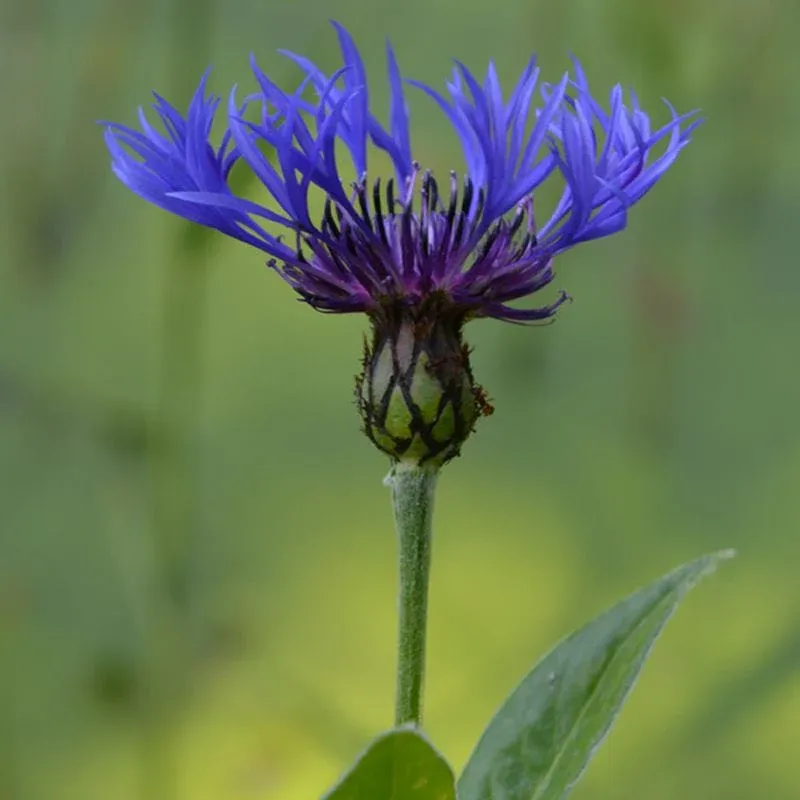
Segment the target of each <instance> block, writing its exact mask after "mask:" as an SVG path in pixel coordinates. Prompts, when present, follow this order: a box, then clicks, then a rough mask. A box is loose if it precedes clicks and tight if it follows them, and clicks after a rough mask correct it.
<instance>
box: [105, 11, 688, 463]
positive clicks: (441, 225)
mask: <svg viewBox="0 0 800 800" xmlns="http://www.w3.org/2000/svg"><path fill="white" fill-rule="evenodd" d="M334 25H335V28H336V32H337V34H338V38H339V44H340V48H341V53H342V60H343V65H342V67H341V68H340V69H338V70H337V71H336V72H334V73H333V74H331V75H327V74H325V73H324V72H322V71H321V70H320V69H318V68H317V66H315V65H314V64H313V63H312V62H311V61H309V60H308V59H306V58H304V57H302V56H299V55H296V54H293V53H285V55H286V56H288V58H290V59H292V60H293V61H294V62H295V63H296V64H297V66H298V67H299V68H300V70H301V71H302V73H303V78H302V80H301V81H300V83H299V86H298V88H297V89H296V90H294V91H285V90H284V89H282V88H280V87H279V86H277V85H276V84H275V83H273V82H272V81H271V80H270V79H269V78H268V77H267V75H265V74H264V73H263V72H262V71H261V70H260V69H259V68H258V66H257V65H256V64H255V62H254V61H253V63H252V68H253V72H254V74H255V78H256V81H257V83H258V92H257V94H254V95H251V96H248V97H247V98H245V99H244V101H243V102H241V103H240V102H239V101H238V100H237V98H236V89H235V88H234V90H233V91H232V92H231V95H230V98H229V101H228V107H227V128H226V130H225V132H224V135H223V137H222V141H221V144H220V145H219V146H218V147H215V146H214V145H213V144H211V141H210V136H211V128H212V124H213V123H214V120H215V115H216V112H217V110H218V105H219V102H220V101H219V100H218V99H217V98H214V97H213V96H208V95H207V93H206V78H205V77H204V78H203V79H202V81H201V82H200V86H199V88H198V89H197V92H196V93H195V95H194V97H193V99H192V101H191V103H190V105H189V109H188V111H187V113H186V114H185V115H183V114H181V113H180V112H179V111H177V110H176V109H175V108H174V107H173V106H171V105H170V104H169V103H167V102H166V101H165V100H163V99H162V98H161V97H159V96H158V95H156V102H155V104H154V105H153V109H154V110H155V112H156V115H157V116H158V117H159V118H160V121H161V124H162V126H163V131H158V130H156V129H155V128H153V127H152V126H151V125H150V123H149V122H148V120H147V119H146V117H145V114H144V112H142V111H141V110H140V114H139V121H140V130H136V129H133V128H129V127H125V126H122V125H115V124H110V125H108V126H107V130H106V142H107V144H108V148H109V150H110V152H111V157H112V168H113V170H114V172H115V173H116V175H117V177H119V179H120V180H121V181H122V182H123V183H124V184H125V185H126V186H127V187H128V188H129V189H131V190H132V191H134V192H135V193H137V194H138V195H140V196H141V197H143V198H145V199H146V200H149V201H150V202H151V203H154V204H155V205H158V206H160V207H161V208H164V209H166V210H167V211H171V212H172V213H174V214H177V215H178V216H181V217H185V218H186V219H189V220H192V221H194V222H197V223H199V224H201V225H206V226H208V227H211V228H216V229H217V230H219V231H221V232H222V233H225V234H227V235H229V236H232V237H234V238H236V239H239V240H241V241H243V242H245V243H247V244H249V245H252V246H253V247H256V248H258V249H259V250H262V251H263V252H265V253H266V254H267V255H268V256H269V261H268V264H269V266H271V267H273V268H274V269H275V270H276V271H277V272H278V274H279V275H280V276H281V277H282V278H283V279H284V280H286V281H287V282H288V283H289V284H290V285H291V286H292V287H293V288H294V289H295V290H296V291H297V292H298V294H299V295H300V297H301V298H302V299H303V300H305V301H306V302H307V303H308V304H309V305H310V306H312V307H313V308H316V309H318V310H320V311H328V312H334V313H350V312H363V313H365V314H367V315H368V317H369V319H370V321H371V324H372V337H371V341H370V342H369V343H368V344H367V345H366V346H365V355H364V371H363V374H362V375H361V377H360V379H359V380H358V386H357V397H358V403H359V408H360V411H361V415H362V418H363V421H364V429H365V432H366V433H367V435H368V436H369V437H370V438H371V439H372V441H373V442H374V443H375V444H376V445H377V446H378V447H379V448H380V449H381V450H383V451H384V452H386V453H387V454H389V456H390V457H391V458H392V459H394V460H399V461H408V462H413V463H419V464H421V463H429V464H431V465H433V466H436V465H439V464H442V463H444V462H445V461H447V460H449V459H450V458H452V457H453V456H455V455H457V454H458V452H459V449H460V447H461V445H462V443H463V442H464V440H465V439H466V437H467V436H468V435H469V433H470V432H471V430H472V428H473V426H474V424H475V421H476V419H477V418H478V416H479V415H480V413H482V412H484V413H485V411H486V410H487V406H486V403H485V400H484V399H483V397H484V396H483V392H482V390H481V389H480V387H478V386H477V385H476V384H475V382H474V380H473V377H472V372H471V369H470V364H469V357H468V349H467V347H466V346H465V345H464V343H463V340H462V328H463V325H464V323H465V322H467V321H468V320H470V319H474V318H478V317H494V318H496V319H500V320H507V321H511V322H520V323H525V322H534V321H537V320H546V319H548V318H550V317H552V316H553V315H554V314H555V313H556V310H557V309H558V307H559V306H560V305H561V304H562V303H563V302H564V300H565V297H566V296H565V295H564V294H563V293H561V294H560V295H559V296H557V297H556V299H555V300H554V301H552V302H550V303H549V304H545V305H540V306H537V307H533V308H520V307H518V306H516V305H512V303H513V301H517V300H520V299H522V298H526V297H528V296H530V295H534V294H536V293H537V292H539V290H541V289H543V288H544V287H545V286H547V284H549V283H550V282H551V281H552V279H553V260H554V258H555V257H556V256H557V255H558V254H559V253H562V252H564V251H565V250H568V249H569V248H571V247H573V246H575V245H577V244H580V243H581V242H587V241H590V240H592V239H599V238H601V237H604V236H609V235H610V234H613V233H616V232H618V231H621V230H622V229H623V228H624V227H625V226H626V224H627V215H628V209H629V208H630V207H631V206H633V205H634V204H635V203H636V202H637V201H638V200H640V199H641V198H642V197H643V196H644V195H645V194H646V193H647V192H648V191H649V190H650V188H651V187H652V186H653V185H654V184H655V183H656V182H657V181H658V180H659V178H661V176H662V175H663V174H664V173H665V172H666V171H667V169H669V167H670V166H671V165H672V163H673V162H674V161H675V159H676V158H677V156H678V153H679V152H680V151H681V150H682V149H683V147H684V145H686V144H687V143H688V141H689V138H690V134H691V131H692V130H693V128H694V127H695V125H696V124H697V121H696V120H695V121H691V117H692V115H691V114H687V115H682V116H679V115H678V114H677V113H676V112H675V111H674V110H673V109H672V107H671V106H670V111H671V114H672V119H671V120H670V121H669V122H668V123H667V124H666V125H665V126H664V127H662V128H659V129H657V130H652V129H651V125H650V119H649V117H648V115H647V114H646V113H645V112H644V111H643V110H642V109H641V108H640V107H639V104H638V101H637V99H636V97H635V96H633V95H631V97H630V101H629V104H626V100H625V98H624V96H623V91H622V88H621V87H620V86H619V85H617V86H615V87H614V88H613V89H612V90H611V93H610V97H609V101H608V104H607V106H604V105H603V104H602V103H601V102H600V101H599V100H598V99H596V98H595V96H594V95H593V94H592V93H591V91H590V89H589V85H588V82H587V79H586V76H585V74H584V72H583V70H582V68H581V66H580V64H579V63H578V62H577V60H575V61H574V71H573V74H572V76H570V75H569V73H568V74H565V75H564V76H563V78H561V80H560V81H559V82H558V83H556V84H546V83H543V84H540V82H539V69H538V67H537V66H536V63H535V59H534V60H531V61H530V63H529V64H528V66H527V67H526V68H525V70H524V71H523V73H522V75H521V76H520V78H519V80H518V81H517V83H516V85H515V86H514V87H513V89H512V91H511V93H510V94H506V95H504V93H503V91H502V89H501V87H500V82H499V80H498V76H497V72H496V69H495V67H494V65H493V64H492V63H490V64H489V67H488V69H487V71H486V75H485V77H484V79H483V80H482V81H479V80H478V78H477V77H476V76H475V75H473V73H472V72H470V70H469V69H468V68H467V67H466V66H464V65H463V64H461V63H458V62H456V65H455V68H454V71H453V75H452V78H451V79H450V81H449V82H447V85H446V92H444V93H442V92H439V91H437V90H436V89H434V88H431V87H430V86H428V85H426V84H424V83H420V82H418V81H414V80H405V81H404V79H403V78H402V77H401V73H400V70H399V67H398V65H397V61H396V59H395V56H394V53H393V51H392V49H391V46H390V45H387V61H388V84H389V97H390V111H389V123H388V125H384V124H382V123H381V122H379V121H378V120H377V119H376V118H375V116H373V114H372V113H371V111H370V95H369V91H368V86H367V76H366V73H365V68H364V64H363V62H362V59H361V56H360V55H359V52H358V50H357V48H356V46H355V44H354V42H353V40H352V38H351V37H350V35H349V34H348V33H347V31H346V30H345V29H344V28H343V27H341V26H340V25H338V24H336V23H334ZM404 83H407V84H410V85H411V86H412V87H415V88H416V89H418V90H421V91H422V92H424V93H425V94H426V95H428V96H429V97H430V99H431V100H432V101H433V103H435V104H436V105H437V106H438V107H439V109H441V111H442V112H443V113H444V114H445V115H446V117H447V119H448V120H449V122H450V124H451V125H452V127H453V129H454V131H455V133H456V134H457V136H458V139H459V140H460V143H461V149H462V151H463V157H464V160H465V162H466V174H465V175H464V176H463V177H459V176H458V175H457V173H456V172H451V173H450V174H449V175H448V176H445V177H444V179H443V180H441V179H437V177H436V176H434V175H433V173H432V172H431V171H429V170H426V169H423V168H422V167H421V166H420V165H419V164H418V163H417V161H415V160H414V158H413V155H412V148H411V136H410V131H409V114H408V109H407V106H406V100H405V88H404ZM537 89H538V91H537ZM370 148H375V149H377V150H379V151H383V153H384V154H385V155H386V156H388V158H389V159H390V160H391V163H392V165H393V171H394V175H393V176H388V177H383V178H382V177H374V176H372V175H370V174H369V171H368V168H367V156H368V151H369V150H370ZM343 150H344V151H346V152H347V154H348V155H349V159H350V161H351V162H352V171H350V173H349V174H350V175H351V176H354V179H353V178H351V179H347V178H346V177H343V175H342V172H341V170H340V166H339V163H338V160H339V158H340V155H341V153H342V151H343ZM654 150H657V151H658V155H655V156H654V155H653V151H654ZM237 162H243V163H244V165H245V166H246V168H247V169H249V170H251V171H252V172H253V173H254V174H255V176H256V177H257V178H258V179H259V181H260V182H261V183H262V184H263V186H264V188H265V189H266V192H267V194H268V195H269V198H270V201H269V202H270V204H269V205H268V206H267V205H262V204H259V203H256V202H254V201H253V200H251V199H248V198H244V197H240V196H237V195H236V194H234V193H233V191H232V190H231V188H230V184H229V174H230V172H231V169H232V167H233V166H234V165H235V164H236V163H237ZM348 169H349V168H348ZM549 179H553V180H557V179H560V180H561V181H562V182H563V191H562V193H561V196H560V199H559V200H558V201H557V202H556V204H555V207H554V209H553V211H552V213H551V214H550V215H549V217H548V218H547V219H546V220H544V221H543V222H542V221H541V220H539V219H537V215H536V214H535V213H534V193H535V191H536V189H537V188H538V187H539V186H541V185H542V183H544V182H545V181H547V180H549ZM281 229H282V230H281Z"/></svg>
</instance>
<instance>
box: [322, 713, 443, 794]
mask: <svg viewBox="0 0 800 800" xmlns="http://www.w3.org/2000/svg"><path fill="white" fill-rule="evenodd" d="M455 797H456V789H455V776H454V775H453V770H452V769H451V768H450V766H449V764H448V763H447V762H446V761H445V760H444V758H442V756H441V755H439V753H438V752H437V751H436V750H434V748H433V747H432V746H431V745H430V744H429V743H428V740H427V739H425V737H423V736H422V735H421V734H420V733H419V732H418V731H416V730H414V729H411V728H399V729H398V730H394V731H391V732H390V733H387V734H384V735H383V736H380V737H378V738H377V739H376V740H375V741H374V742H372V744H371V745H370V746H369V747H368V748H367V750H366V752H365V753H364V754H363V755H362V756H361V757H360V758H359V759H358V761H357V762H356V764H355V766H354V767H353V768H352V769H351V770H350V771H349V772H348V773H347V774H346V775H345V776H344V777H343V778H342V780H341V781H340V782H339V784H338V785H337V786H335V787H334V788H333V789H332V790H331V791H330V792H329V793H328V794H327V795H325V798H324V800H455Z"/></svg>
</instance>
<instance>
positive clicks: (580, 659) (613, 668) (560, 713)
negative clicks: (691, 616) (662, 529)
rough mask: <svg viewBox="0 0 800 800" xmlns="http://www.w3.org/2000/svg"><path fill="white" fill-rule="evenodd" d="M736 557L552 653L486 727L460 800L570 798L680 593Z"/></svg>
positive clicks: (700, 568)
mask: <svg viewBox="0 0 800 800" xmlns="http://www.w3.org/2000/svg"><path fill="white" fill-rule="evenodd" d="M732 555H733V553H732V552H731V551H726V552H722V553H717V554H714V555H708V556H704V557H702V558H699V559H697V560H696V561H693V562H691V563H689V564H685V565H684V566H682V567H679V568H678V569H677V570H675V571H674V572H671V573H669V574H668V575H666V576H664V577H663V578H661V580H659V581H657V582H656V583H654V584H653V585H651V586H648V587H647V588H645V589H640V590H639V591H638V592H636V593H635V594H633V595H631V596H630V597H628V598H627V599H626V600H623V601H622V602H621V603H619V604H618V605H616V606H614V607H613V608H612V609H610V610H609V611H607V612H605V613H604V614H602V615H601V616H599V617H598V618H597V619H595V620H594V621H592V622H590V623H589V624H588V625H586V626H585V627H584V628H581V629H580V630H579V631H576V632H575V633H573V634H572V635H571V636H569V637H567V638H566V639H564V641H562V642H561V643H560V644H559V645H557V646H556V647H555V649H554V650H552V651H551V652H550V653H549V654H548V655H547V656H545V657H544V658H543V659H542V660H541V661H540V662H539V663H538V664H537V665H536V666H535V667H534V668H533V670H532V671H531V672H530V673H528V675H527V676H526V677H525V678H524V679H523V681H522V683H521V684H520V685H519V686H518V687H517V688H516V690H515V691H514V692H513V693H512V695H511V696H510V697H509V698H508V700H506V702H505V704H504V705H503V706H501V708H500V710H499V711H498V712H497V714H496V715H495V717H494V718H493V719H492V721H491V722H490V723H489V727H488V728H487V729H486V730H485V731H484V733H483V736H482V737H481V739H480V741H479V742H478V746H477V747H476V748H475V751H474V752H473V753H472V755H471V756H470V759H469V761H468V763H467V766H466V767H465V769H464V773H463V775H462V776H461V778H460V779H459V781H458V797H459V800H560V798H563V797H566V796H567V794H568V793H569V791H570V789H571V788H572V787H573V786H574V785H575V783H576V782H577V780H578V778H580V776H581V774H582V773H583V771H584V769H585V768H586V765H587V764H588V763H589V761H590V759H591V758H592V756H593V754H594V752H595V750H596V749H597V748H598V746H599V745H600V743H601V742H602V741H603V739H604V738H605V736H606V734H607V733H608V731H609V729H610V728H611V725H612V724H613V722H614V720H615V719H616V717H617V715H618V714H619V710H620V708H621V707H622V704H623V702H624V701H625V698H626V697H627V695H628V692H630V690H631V689H632V688H633V685H634V683H635V682H636V679H637V677H638V676H639V673H640V672H641V669H642V667H643V665H644V662H645V660H646V659H647V656H648V655H649V654H650V650H651V649H652V647H653V645H654V644H655V641H656V639H657V638H658V635H659V634H660V633H661V631H662V629H663V628H664V625H665V624H666V623H667V620H668V619H669V618H670V617H671V616H672V613H673V612H674V611H675V609H676V608H677V606H678V604H679V603H680V602H681V600H682V599H683V597H684V596H685V595H686V593H687V592H688V591H689V590H690V589H691V588H692V587H694V586H695V585H696V584H697V582H698V581H699V580H700V579H701V578H703V577H704V576H705V575H708V574H709V573H711V572H713V571H714V569H715V567H716V565H717V564H718V563H719V562H720V561H721V560H723V559H726V558H730V557H731V556H732Z"/></svg>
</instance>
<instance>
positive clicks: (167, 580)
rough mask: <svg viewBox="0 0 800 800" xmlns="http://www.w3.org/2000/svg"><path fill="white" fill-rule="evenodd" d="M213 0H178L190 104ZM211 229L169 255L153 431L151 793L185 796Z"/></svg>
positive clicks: (178, 96)
mask: <svg viewBox="0 0 800 800" xmlns="http://www.w3.org/2000/svg"><path fill="white" fill-rule="evenodd" d="M211 25H212V6H211V2H210V0H172V2H171V5H170V20H169V30H170V37H169V44H168V47H169V52H170V56H171V63H172V67H171V74H172V79H173V83H172V86H171V87H170V94H169V97H170V98H174V102H176V103H177V104H179V105H180V104H186V103H188V101H189V98H190V97H191V95H192V93H193V92H194V89H195V87H196V85H197V81H198V80H199V77H200V75H201V74H202V72H203V70H204V69H205V68H206V66H207V64H208V62H209V61H210V58H209V51H210V34H211ZM208 234H209V231H208V230H206V229H204V228H200V227H199V226H193V225H191V224H189V223H187V224H185V225H184V226H182V228H181V229H180V238H179V240H178V243H177V246H176V248H175V251H174V252H173V253H170V254H168V256H167V258H165V264H164V286H163V296H162V302H163V323H162V324H163V330H162V340H161V364H160V376H159V399H158V403H159V407H158V410H157V414H156V419H155V421H154V431H153V435H152V436H151V443H150V454H151V459H152V462H151V474H152V479H153V485H152V509H151V511H152V534H153V546H154V554H155V559H154V563H155V567H156V574H155V575H154V576H153V578H154V586H153V597H152V606H151V614H150V620H149V625H148V631H147V634H146V644H145V648H146V652H145V654H144V658H145V665H144V674H143V676H142V678H143V698H142V736H143V751H142V752H143V759H144V763H143V765H142V766H143V779H144V782H143V786H142V797H143V798H144V800H170V799H171V798H174V797H176V796H178V786H177V782H178V774H177V764H176V756H177V753H176V747H175V744H176V743H175V735H174V731H175V727H176V723H177V722H178V720H179V716H180V712H181V709H182V707H183V705H184V703H183V701H184V699H185V698H186V692H187V689H188V688H190V685H191V680H190V676H189V675H188V674H187V672H188V671H189V669H190V668H191V660H192V659H191V651H192V644H193V639H194V637H193V635H192V634H193V632H194V630H195V627H196V625H195V620H194V618H193V617H194V606H195V604H194V598H193V591H194V587H193V586H192V575H191V566H192V559H193V555H192V554H193V546H194V542H195V537H196V532H197V523H198V520H197V464H198V461H199V459H198V452H197V450H198V445H197V438H198V433H197V432H198V427H199V412H200V408H201V405H202V395H203V361H204V353H203V350H204V339H203V332H204V328H205V318H206V302H207V298H206V292H207V272H208V264H207V258H206V251H207V248H208V245H209V235H208Z"/></svg>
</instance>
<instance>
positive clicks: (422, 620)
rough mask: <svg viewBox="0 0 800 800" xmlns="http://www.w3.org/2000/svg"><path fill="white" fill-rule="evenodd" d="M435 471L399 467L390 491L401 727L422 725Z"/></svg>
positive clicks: (397, 713) (397, 712) (397, 709)
mask: <svg viewBox="0 0 800 800" xmlns="http://www.w3.org/2000/svg"><path fill="white" fill-rule="evenodd" d="M437 476H438V471H437V470H436V469H425V468H423V467H415V466H409V465H405V464H398V465H396V466H395V467H394V468H393V470H392V472H391V473H390V475H389V478H388V480H387V482H388V483H389V485H391V487H392V501H393V504H394V520H395V526H396V528H397V534H398V539H399V546H400V597H399V611H400V625H399V632H398V638H397V653H398V656H397V705H396V707H395V722H396V724H397V725H403V724H406V723H412V724H414V725H420V724H421V722H422V689H423V684H424V680H425V634H426V628H427V623H428V579H429V576H430V566H431V528H432V524H431V523H432V520H433V496H434V491H435V489H436V478H437Z"/></svg>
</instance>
